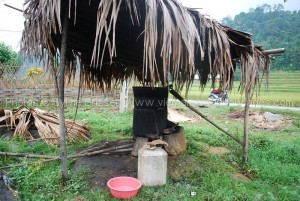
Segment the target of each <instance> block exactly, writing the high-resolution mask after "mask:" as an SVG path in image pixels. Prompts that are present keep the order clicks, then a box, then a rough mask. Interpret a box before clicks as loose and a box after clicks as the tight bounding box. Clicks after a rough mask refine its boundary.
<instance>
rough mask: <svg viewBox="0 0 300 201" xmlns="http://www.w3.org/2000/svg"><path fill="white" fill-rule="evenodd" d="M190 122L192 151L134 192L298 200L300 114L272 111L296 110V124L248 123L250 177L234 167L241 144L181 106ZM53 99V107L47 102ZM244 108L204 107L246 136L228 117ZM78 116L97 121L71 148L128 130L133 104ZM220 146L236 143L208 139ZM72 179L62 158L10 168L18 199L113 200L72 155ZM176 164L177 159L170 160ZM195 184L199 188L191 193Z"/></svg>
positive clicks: (4, 145) (34, 147)
mask: <svg viewBox="0 0 300 201" xmlns="http://www.w3.org/2000/svg"><path fill="white" fill-rule="evenodd" d="M176 107H177V109H179V110H180V111H181V112H182V113H184V114H185V115H187V116H188V117H192V118H194V119H196V120H197V121H196V122H193V123H182V124H181V125H182V126H184V128H185V134H186V137H187V139H188V149H187V151H186V152H185V153H184V154H183V155H181V156H178V157H177V158H176V159H172V158H169V159H170V160H173V161H174V160H175V162H173V163H170V167H169V172H168V174H169V175H168V182H167V184H166V185H165V186H163V187H142V189H141V190H140V193H139V195H138V196H137V197H136V198H135V199H133V200H197V201H198V200H289V201H290V200H295V201H296V200H297V201H298V200H300V114H299V113H297V112H290V111H272V112H275V113H280V114H282V115H284V116H289V117H291V118H292V122H293V123H292V124H291V125H287V126H286V127H284V128H283V129H281V130H280V131H265V130H257V129H255V128H254V127H251V129H250V145H251V146H250V150H249V158H250V160H249V163H248V169H249V170H255V171H253V172H252V171H249V174H250V173H251V174H250V175H248V176H250V177H251V178H252V181H251V182H242V181H237V180H235V179H234V178H233V177H232V176H231V175H234V174H236V173H239V172H241V170H240V168H239V165H240V159H241V147H240V146H239V145H237V144H236V143H235V142H234V141H232V140H231V139H230V138H228V137H227V136H225V135H224V134H222V133H221V132H220V131H218V130H217V129H216V128H214V127H212V126H211V125H210V124H208V123H207V122H205V121H204V120H199V119H198V118H197V117H196V116H195V115H194V114H193V113H192V112H190V111H188V110H187V109H186V108H184V107H181V106H176ZM50 108H51V107H48V109H50ZM237 109H240V108H234V107H211V108H201V109H200V110H201V111H202V112H203V113H204V114H205V115H207V116H208V117H209V118H211V119H212V120H213V121H215V122H217V123H218V124H219V125H221V126H222V127H223V128H225V129H227V130H228V131H230V132H231V133H233V134H234V135H236V136H237V137H239V138H242V129H243V125H242V122H241V121H239V120H233V119H229V118H228V117H227V114H228V113H229V112H232V111H235V110H237ZM74 112H75V110H74V107H70V106H69V107H67V109H66V116H67V117H69V118H72V117H73V115H74ZM78 119H85V120H86V121H87V122H88V123H89V124H90V126H91V128H92V140H91V141H90V142H82V143H78V144H69V145H68V150H69V153H74V152H75V151H76V150H77V149H78V148H79V147H85V146H88V145H90V144H93V143H96V142H99V141H101V140H115V139H122V138H130V137H131V135H132V134H131V133H132V112H127V113H122V114H120V113H118V112H117V109H116V108H115V107H112V106H108V105H102V106H98V107H95V106H84V107H81V108H80V109H79V111H78ZM208 146H210V147H217V146H222V147H226V148H228V149H230V150H231V152H230V153H229V154H226V155H223V156H217V155H210V154H208V153H207V147H208ZM0 151H13V152H28V153H37V154H49V155H56V154H58V153H59V148H58V147H53V146H49V145H45V144H44V143H42V142H40V143H34V144H28V143H25V142H21V140H20V139H15V140H13V141H8V140H6V139H0ZM27 161H30V159H24V158H13V157H1V158H0V166H4V165H9V164H16V163H25V162H27ZM69 164H70V166H69V167H70V171H69V172H70V180H69V183H68V187H67V188H62V187H61V184H60V165H59V163H58V162H52V163H48V164H46V165H45V164H42V163H38V162H37V163H36V164H35V165H31V166H24V167H21V168H13V169H11V171H10V175H11V176H13V177H14V178H15V185H16V189H17V190H18V192H19V199H20V200H114V199H112V198H111V196H110V194H109V192H108V190H100V189H99V190H95V189H94V190H90V185H91V184H90V183H89V181H88V180H87V179H86V178H87V177H86V175H88V174H89V172H90V171H93V170H88V169H82V170H81V171H79V172H73V170H72V166H73V164H74V161H70V162H69ZM171 164H172V165H171ZM191 192H195V193H196V195H195V196H191Z"/></svg>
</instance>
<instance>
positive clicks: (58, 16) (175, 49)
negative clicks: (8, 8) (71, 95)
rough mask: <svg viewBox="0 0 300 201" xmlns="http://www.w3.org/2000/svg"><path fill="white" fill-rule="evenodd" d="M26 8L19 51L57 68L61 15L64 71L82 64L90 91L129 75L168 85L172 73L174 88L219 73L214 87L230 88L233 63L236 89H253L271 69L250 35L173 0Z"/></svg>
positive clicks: (65, 1)
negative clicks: (239, 74)
mask: <svg viewBox="0 0 300 201" xmlns="http://www.w3.org/2000/svg"><path fill="white" fill-rule="evenodd" d="M25 8H26V9H25V11H24V16H25V29H24V32H23V36H22V43H21V48H22V50H23V52H24V53H25V54H27V55H30V56H33V57H39V58H41V59H42V60H43V61H44V62H45V63H46V64H47V65H48V67H50V68H51V69H53V70H54V71H55V69H56V68H55V65H57V63H58V62H55V61H57V60H58V58H59V56H60V50H61V44H62V32H63V27H64V23H63V21H64V20H63V19H64V17H66V18H67V20H68V24H67V25H66V26H67V28H66V30H67V37H66V38H67V39H66V43H67V49H66V72H67V75H68V78H72V76H74V73H75V71H76V66H80V74H81V76H82V80H84V84H85V85H86V86H87V87H89V88H97V87H100V88H101V89H109V88H110V87H111V86H113V84H114V83H115V82H119V81H122V80H124V79H127V78H128V77H131V76H133V77H134V78H136V79H137V80H138V81H140V82H141V84H142V85H144V86H155V85H156V86H157V85H160V86H167V85H168V84H169V82H168V76H170V75H171V76H172V77H173V80H174V84H175V85H176V86H178V87H177V89H180V88H181V86H183V84H187V86H190V84H191V83H192V80H193V77H194V75H195V73H196V72H198V73H199V78H200V82H201V84H202V85H203V86H204V85H205V84H206V83H207V81H208V75H209V74H210V75H211V76H212V83H213V85H214V84H215V79H214V78H215V77H216V76H217V75H218V74H219V75H220V82H218V84H219V85H220V86H218V87H220V88H226V89H230V88H231V86H232V84H233V80H234V71H235V68H236V61H239V62H241V67H242V81H241V84H242V85H241V86H242V89H246V91H247V93H251V92H253V89H254V88H255V85H256V83H257V82H258V81H259V71H260V69H264V70H268V68H269V56H268V55H266V54H264V53H263V51H262V49H261V48H260V47H255V46H254V44H253V42H252V36H251V34H249V33H245V32H242V31H238V30H234V29H232V28H229V27H226V26H222V25H221V24H219V23H218V22H217V21H215V20H212V19H209V18H207V17H205V16H204V15H202V14H200V13H199V12H198V11H196V10H193V9H189V8H186V7H184V6H183V5H181V4H180V3H178V2H177V1H176V0H89V1H87V0H57V1H50V0H27V1H26V2H25ZM53 66H54V68H52V67H53ZM246 84H247V87H246Z"/></svg>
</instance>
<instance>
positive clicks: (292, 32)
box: [221, 4, 300, 70]
mask: <svg viewBox="0 0 300 201" xmlns="http://www.w3.org/2000/svg"><path fill="white" fill-rule="evenodd" d="M221 22H222V24H223V25H226V26H230V27H233V28H236V29H238V30H242V31H246V32H249V33H252V34H253V39H254V42H255V44H257V45H262V46H263V47H264V48H265V49H275V48H286V52H285V53H284V54H281V55H275V56H274V57H275V58H276V60H275V61H274V62H273V64H272V69H276V70H300V11H285V10H284V7H283V5H282V4H277V5H274V6H273V7H272V6H270V5H268V4H263V5H261V6H258V7H257V8H252V9H249V11H248V12H247V13H245V12H242V13H240V14H238V15H236V16H235V17H234V18H231V17H226V18H223V19H222V20H221Z"/></svg>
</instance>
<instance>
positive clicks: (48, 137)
mask: <svg viewBox="0 0 300 201" xmlns="http://www.w3.org/2000/svg"><path fill="white" fill-rule="evenodd" d="M5 111H6V115H5V116H2V117H1V115H0V123H1V122H2V121H3V122H5V123H6V125H7V127H8V126H11V128H14V129H15V131H14V135H13V137H21V138H23V139H25V140H35V139H34V137H33V136H32V134H31V133H30V128H32V125H34V127H35V128H36V129H37V131H38V134H39V137H40V138H39V139H41V140H43V141H44V142H45V143H47V144H51V145H57V144H59V121H58V117H57V116H56V115H55V114H52V113H49V112H46V111H44V110H41V109H38V108H35V109H27V108H20V109H17V110H16V111H14V112H12V111H9V110H5ZM8 119H9V121H6V120H8ZM66 127H67V133H68V140H69V141H70V142H77V141H85V140H89V134H90V129H89V127H88V126H87V125H86V124H85V123H84V122H82V121H73V120H69V119H66Z"/></svg>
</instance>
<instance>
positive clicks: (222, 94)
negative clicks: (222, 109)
mask: <svg viewBox="0 0 300 201" xmlns="http://www.w3.org/2000/svg"><path fill="white" fill-rule="evenodd" d="M208 100H209V101H210V102H211V104H215V103H225V104H227V105H229V102H230V101H229V96H228V93H227V92H226V91H221V90H219V89H214V90H212V91H211V92H210V94H209V96H208Z"/></svg>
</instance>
